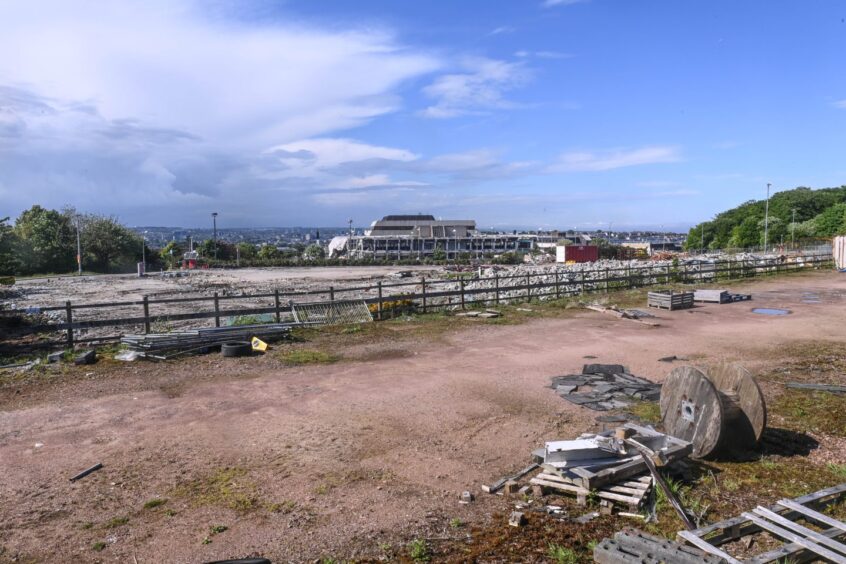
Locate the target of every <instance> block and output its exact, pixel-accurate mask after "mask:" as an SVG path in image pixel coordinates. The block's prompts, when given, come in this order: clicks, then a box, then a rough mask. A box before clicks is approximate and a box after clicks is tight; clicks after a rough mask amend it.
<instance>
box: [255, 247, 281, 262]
mask: <svg viewBox="0 0 846 564" xmlns="http://www.w3.org/2000/svg"><path fill="white" fill-rule="evenodd" d="M279 255H280V253H279V249H277V248H276V247H275V246H274V245H262V247H261V248H260V249H259V251H258V258H260V259H262V260H273V259H277V258H279Z"/></svg>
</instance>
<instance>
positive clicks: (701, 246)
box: [699, 223, 705, 253]
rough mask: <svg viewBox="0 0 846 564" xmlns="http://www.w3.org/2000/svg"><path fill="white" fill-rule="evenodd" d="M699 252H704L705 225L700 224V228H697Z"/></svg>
mask: <svg viewBox="0 0 846 564" xmlns="http://www.w3.org/2000/svg"><path fill="white" fill-rule="evenodd" d="M699 252H700V253H704V252H705V224H704V223H703V224H702V227H700V228H699Z"/></svg>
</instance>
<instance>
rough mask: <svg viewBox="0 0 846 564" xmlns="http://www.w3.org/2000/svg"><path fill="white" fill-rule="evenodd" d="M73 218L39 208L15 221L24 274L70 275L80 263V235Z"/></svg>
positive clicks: (36, 207) (33, 207)
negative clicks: (78, 249) (78, 255)
mask: <svg viewBox="0 0 846 564" xmlns="http://www.w3.org/2000/svg"><path fill="white" fill-rule="evenodd" d="M71 219H72V218H71V216H70V215H68V214H63V213H61V212H58V211H56V210H48V209H45V208H42V207H41V206H38V205H35V206H32V207H31V208H30V209H28V210H26V211H25V212H23V213H22V214H21V215H20V216H19V217H18V219H17V220H16V221H15V235H16V236H17V238H18V240H19V241H20V245H19V247H18V250H19V253H18V257H19V260H20V263H21V264H20V271H21V272H22V273H25V274H34V273H47V272H70V271H71V270H73V269H74V266H75V264H76V233H75V229H74V226H73V225H72V223H71Z"/></svg>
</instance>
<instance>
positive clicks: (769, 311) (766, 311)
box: [752, 307, 790, 315]
mask: <svg viewBox="0 0 846 564" xmlns="http://www.w3.org/2000/svg"><path fill="white" fill-rule="evenodd" d="M752 313H757V314H758V315H788V314H789V313H790V310H789V309H778V308H771V307H756V308H754V309H753V310H752Z"/></svg>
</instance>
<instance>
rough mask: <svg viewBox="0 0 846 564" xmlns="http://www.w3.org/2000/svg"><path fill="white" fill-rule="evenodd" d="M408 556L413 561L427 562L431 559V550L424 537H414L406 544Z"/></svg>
mask: <svg viewBox="0 0 846 564" xmlns="http://www.w3.org/2000/svg"><path fill="white" fill-rule="evenodd" d="M408 556H409V557H410V558H411V559H412V560H413V561H415V562H428V561H429V560H431V559H432V550H431V549H430V548H429V545H428V544H427V543H426V539H414V540H413V541H411V542H410V543H409V544H408Z"/></svg>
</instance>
